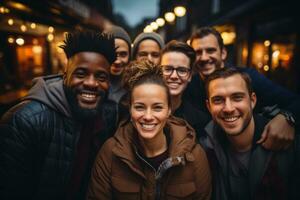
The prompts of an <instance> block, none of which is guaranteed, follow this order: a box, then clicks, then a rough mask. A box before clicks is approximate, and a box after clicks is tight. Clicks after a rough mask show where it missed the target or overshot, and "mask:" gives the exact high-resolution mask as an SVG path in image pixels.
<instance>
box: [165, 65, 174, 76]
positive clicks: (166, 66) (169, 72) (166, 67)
mask: <svg viewBox="0 0 300 200" xmlns="http://www.w3.org/2000/svg"><path fill="white" fill-rule="evenodd" d="M163 71H164V73H165V74H171V73H172V72H173V67H172V66H168V65H165V66H163Z"/></svg>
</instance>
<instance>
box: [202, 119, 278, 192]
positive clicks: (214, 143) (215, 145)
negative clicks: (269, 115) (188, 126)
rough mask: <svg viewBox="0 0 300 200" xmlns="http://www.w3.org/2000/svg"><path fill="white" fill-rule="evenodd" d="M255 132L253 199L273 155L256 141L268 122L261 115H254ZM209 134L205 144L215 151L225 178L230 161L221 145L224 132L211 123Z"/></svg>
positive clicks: (251, 178)
mask: <svg viewBox="0 0 300 200" xmlns="http://www.w3.org/2000/svg"><path fill="white" fill-rule="evenodd" d="M254 122H255V132H254V137H253V145H252V154H251V158H250V162H249V185H250V194H251V196H252V197H253V196H254V193H255V191H256V189H257V187H258V186H259V183H260V182H261V179H262V178H263V175H264V174H265V171H266V169H267V166H268V165H269V162H270V160H271V157H272V155H273V153H272V151H268V150H266V149H264V148H263V147H262V146H261V145H257V144H256V141H257V140H258V139H259V138H260V136H261V134H262V133H263V130H264V127H265V125H266V124H267V123H268V120H267V119H265V118H263V117H262V116H259V115H254ZM205 130H206V132H207V136H208V137H207V138H205V139H204V143H205V145H206V147H207V148H209V149H213V151H214V152H215V155H216V157H217V160H218V162H219V163H221V165H220V166H222V169H221V170H222V173H223V175H224V177H226V176H225V175H226V174H227V170H228V161H227V159H226V155H225V153H224V149H223V144H221V142H220V140H219V137H218V134H222V133H221V132H222V130H221V129H220V127H218V126H217V125H216V124H215V123H214V122H213V121H211V122H209V123H208V125H207V126H206V127H205Z"/></svg>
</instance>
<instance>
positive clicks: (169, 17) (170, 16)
mask: <svg viewBox="0 0 300 200" xmlns="http://www.w3.org/2000/svg"><path fill="white" fill-rule="evenodd" d="M165 19H166V21H167V22H170V23H171V22H174V20H175V14H174V13H172V12H167V13H166V14H165Z"/></svg>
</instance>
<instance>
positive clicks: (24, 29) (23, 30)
mask: <svg viewBox="0 0 300 200" xmlns="http://www.w3.org/2000/svg"><path fill="white" fill-rule="evenodd" d="M20 29H21V31H22V32H26V31H27V27H26V26H25V25H24V24H22V25H21V26H20Z"/></svg>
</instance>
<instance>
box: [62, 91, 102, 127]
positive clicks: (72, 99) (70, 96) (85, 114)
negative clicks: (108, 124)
mask: <svg viewBox="0 0 300 200" xmlns="http://www.w3.org/2000/svg"><path fill="white" fill-rule="evenodd" d="M83 90H85V89H79V88H70V87H67V86H65V85H64V91H65V94H66V98H67V101H68V103H69V105H70V109H71V112H72V114H73V117H74V118H75V119H78V120H83V121H87V120H90V119H92V118H94V117H96V116H98V115H99V114H100V113H101V108H102V106H101V105H102V104H103V102H105V100H106V99H107V93H106V91H104V90H97V95H98V96H99V97H100V100H99V102H98V103H97V105H96V107H95V108H83V107H81V106H80V105H79V103H78V100H77V97H76V96H77V94H79V93H81V92H82V91H83ZM93 92H95V91H93Z"/></svg>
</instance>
